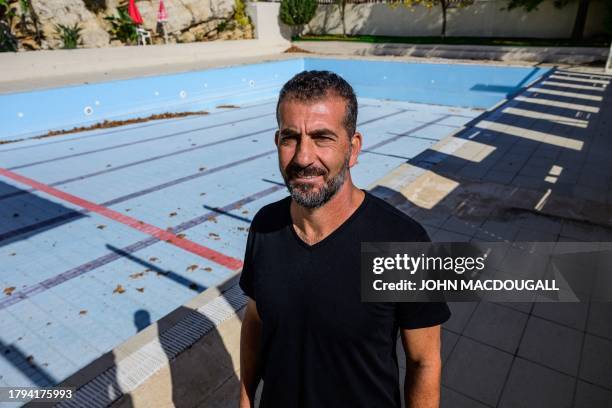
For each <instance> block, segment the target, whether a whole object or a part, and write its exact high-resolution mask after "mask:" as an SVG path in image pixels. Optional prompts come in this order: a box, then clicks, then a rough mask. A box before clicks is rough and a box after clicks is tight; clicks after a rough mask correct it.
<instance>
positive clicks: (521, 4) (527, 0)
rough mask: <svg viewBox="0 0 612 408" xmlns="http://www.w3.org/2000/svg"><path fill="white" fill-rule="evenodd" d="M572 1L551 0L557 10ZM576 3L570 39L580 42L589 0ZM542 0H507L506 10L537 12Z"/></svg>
mask: <svg viewBox="0 0 612 408" xmlns="http://www.w3.org/2000/svg"><path fill="white" fill-rule="evenodd" d="M572 1H573V0H553V4H554V6H555V7H557V8H559V9H560V8H563V7H565V6H567V5H568V4H569V3H571V2H572ZM575 1H578V2H579V3H578V10H577V11H576V18H575V19H574V27H573V28H572V39H573V40H581V39H582V36H583V35H584V27H585V25H586V19H587V15H588V13H589V5H590V3H591V0H575ZM542 2H544V0H509V1H508V7H507V8H506V9H507V10H512V9H515V8H522V9H523V10H525V11H527V12H530V11H533V10H537V9H538V6H539V5H540V4H542ZM607 7H608V8H610V7H611V6H610V1H608V2H607Z"/></svg>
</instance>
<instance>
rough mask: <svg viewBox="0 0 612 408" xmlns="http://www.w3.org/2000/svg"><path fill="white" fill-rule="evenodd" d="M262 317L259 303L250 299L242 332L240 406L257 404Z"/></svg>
mask: <svg viewBox="0 0 612 408" xmlns="http://www.w3.org/2000/svg"><path fill="white" fill-rule="evenodd" d="M260 337H261V319H260V318H259V314H258V313H257V305H256V303H255V301H254V300H253V299H249V302H248V303H247V305H246V310H245V313H244V319H243V320H242V329H241V332H240V408H252V407H254V406H255V392H256V391H257V385H258V384H259V379H260V373H259V344H260Z"/></svg>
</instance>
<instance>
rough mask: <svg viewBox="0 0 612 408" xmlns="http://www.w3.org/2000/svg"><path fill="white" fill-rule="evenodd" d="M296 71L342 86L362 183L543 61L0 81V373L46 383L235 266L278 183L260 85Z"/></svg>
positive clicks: (272, 97)
mask: <svg viewBox="0 0 612 408" xmlns="http://www.w3.org/2000/svg"><path fill="white" fill-rule="evenodd" d="M304 69H328V70H333V71H335V72H337V73H339V74H341V75H342V76H343V77H344V78H345V79H347V80H348V81H349V82H350V83H351V84H353V85H354V87H355V90H356V92H357V94H358V96H359V103H360V105H359V108H360V110H359V118H358V128H359V130H360V131H361V132H362V133H363V134H364V150H363V152H362V155H361V157H360V159H359V164H358V165H357V166H356V167H355V168H354V169H353V170H352V173H353V177H354V180H355V182H356V184H357V185H359V186H361V187H363V188H366V187H367V186H368V185H370V184H371V183H373V182H374V181H376V180H377V179H379V178H381V177H382V176H384V175H385V174H386V173H388V172H389V171H390V170H392V169H393V168H394V167H396V166H398V165H399V164H401V163H404V162H406V161H408V160H410V159H411V158H413V157H415V156H417V155H418V154H420V153H421V152H423V151H425V150H427V149H428V148H429V147H431V146H432V145H433V144H434V143H436V142H437V141H439V140H440V139H442V138H444V137H446V136H448V135H449V134H452V133H454V132H456V131H457V130H458V129H460V128H461V127H462V126H464V125H465V124H466V123H468V122H470V121H471V120H473V119H474V118H475V117H477V116H479V115H480V114H481V113H482V112H483V110H484V109H487V108H490V107H491V106H493V105H495V104H496V103H498V102H499V101H501V100H503V99H504V98H508V97H509V96H511V95H513V94H514V93H516V92H518V91H519V90H520V89H521V88H522V87H525V86H527V85H528V83H530V82H532V81H534V80H536V79H538V78H539V77H541V76H542V75H544V74H545V73H546V70H542V69H531V68H518V67H489V66H477V65H443V64H408V63H402V62H382V61H375V62H373V61H366V60H358V61H353V60H334V59H317V58H310V59H301V58H298V59H290V60H286V61H280V62H269V63H262V64H254V65H245V66H237V67H229V68H223V69H214V70H207V71H201V72H191V73H184V74H175V75H166V76H159V77H150V78H139V79H134V80H127V81H115V82H107V83H99V84H90V85H82V86H74V87H66V88H61V89H49V90H41V91H36V92H27V93H14V94H4V95H0V107H1V109H0V123H2V129H1V131H0V141H16V142H13V143H7V144H3V145H0V220H2V222H1V223H0V269H1V274H0V285H1V287H2V289H3V294H0V324H1V325H2V327H3V330H2V331H1V332H0V349H1V350H2V358H0V375H1V376H0V385H1V386H48V385H52V384H56V383H58V382H60V381H62V380H63V379H65V378H66V377H67V376H69V375H71V374H72V373H74V372H76V371H77V370H78V369H80V368H82V367H83V366H85V365H86V364H88V363H89V362H91V361H92V360H94V359H96V358H97V357H99V356H100V355H102V354H103V353H105V352H106V351H108V350H110V349H112V348H113V347H115V346H117V345H118V344H119V343H121V342H123V341H125V340H126V339H127V338H129V337H130V336H132V335H133V334H134V333H136V332H138V331H140V330H142V329H143V328H144V327H146V326H147V325H149V324H150V323H151V322H154V321H156V320H158V319H159V318H161V317H163V316H164V315H166V314H168V313H169V312H171V311H172V310H174V309H175V308H176V307H178V306H180V305H181V304H183V303H185V302H186V301H187V300H189V299H190V298H192V297H193V296H195V295H196V294H197V293H199V292H202V291H203V290H204V289H206V288H208V287H213V286H216V285H218V284H219V283H220V282H223V281H224V280H226V279H228V278H229V277H231V276H233V275H234V274H235V273H236V271H237V270H239V269H240V266H241V259H242V255H243V250H244V243H245V239H246V236H247V232H248V227H249V224H250V221H251V219H252V216H253V215H254V214H255V212H256V211H257V210H258V209H259V208H260V207H262V206H263V205H265V204H267V203H269V202H272V201H276V200H279V199H280V198H282V197H284V196H285V195H286V190H285V188H284V185H283V184H282V178H281V176H280V173H279V171H278V167H277V159H276V150H275V146H274V143H273V133H274V131H275V129H276V120H275V116H274V112H275V106H276V95H277V93H278V91H279V89H280V87H281V86H282V84H283V83H284V82H285V81H286V80H288V79H289V78H290V77H291V76H292V75H294V74H295V73H297V72H299V71H301V70H304ZM194 111H206V112H208V114H206V115H194V116H188V117H184V118H172V119H167V120H154V121H148V122H143V123H133V124H129V125H125V126H120V127H115V128H108V129H105V128H102V129H96V130H91V131H86V132H83V131H82V132H76V133H71V134H67V135H61V136H56V137H46V138H38V136H40V135H44V134H45V133H47V132H48V131H50V130H63V129H71V128H74V127H79V126H90V125H92V124H95V123H99V122H101V121H103V120H125V119H131V118H135V117H147V116H149V115H152V114H159V113H165V112H175V113H176V112H194Z"/></svg>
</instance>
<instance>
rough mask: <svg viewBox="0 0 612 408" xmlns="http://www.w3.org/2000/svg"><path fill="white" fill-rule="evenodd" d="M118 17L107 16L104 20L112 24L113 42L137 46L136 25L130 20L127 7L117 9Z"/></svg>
mask: <svg viewBox="0 0 612 408" xmlns="http://www.w3.org/2000/svg"><path fill="white" fill-rule="evenodd" d="M117 14H118V15H117V16H106V17H104V19H105V20H106V21H108V22H109V23H110V24H111V29H110V30H109V32H110V35H111V36H112V39H113V40H119V41H121V42H122V43H124V44H135V43H136V42H137V41H138V31H136V29H137V27H136V24H134V22H133V21H132V19H131V18H130V15H129V14H128V12H127V10H126V9H125V7H119V8H118V9H117Z"/></svg>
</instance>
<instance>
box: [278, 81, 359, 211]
mask: <svg viewBox="0 0 612 408" xmlns="http://www.w3.org/2000/svg"><path fill="white" fill-rule="evenodd" d="M276 118H277V121H278V127H279V130H278V131H277V132H276V137H275V142H276V145H277V147H278V156H279V167H280V171H281V174H282V176H283V178H284V180H285V184H286V185H287V188H288V189H289V192H290V193H291V196H292V198H293V199H294V200H295V201H296V203H297V204H299V205H301V206H303V207H306V208H318V207H321V206H322V205H324V204H325V203H327V202H328V201H329V200H330V199H331V198H332V197H333V196H334V195H335V194H336V193H337V192H338V191H339V190H340V189H342V187H343V186H344V185H345V184H349V183H351V180H350V174H349V171H348V170H349V168H350V167H352V166H353V165H354V164H355V163H356V162H357V155H358V154H359V150H360V149H361V135H360V134H359V133H358V132H356V122H357V98H356V97H355V93H354V91H353V88H352V87H351V86H350V85H349V84H348V83H347V82H346V81H345V80H344V79H342V78H341V77H340V76H338V75H336V74H334V73H332V72H329V71H304V72H302V73H299V74H297V75H296V76H294V77H293V78H292V79H291V80H289V82H287V83H286V84H285V85H284V86H283V88H282V90H281V92H280V95H279V99H278V105H277V107H276ZM347 176H348V177H347Z"/></svg>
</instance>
